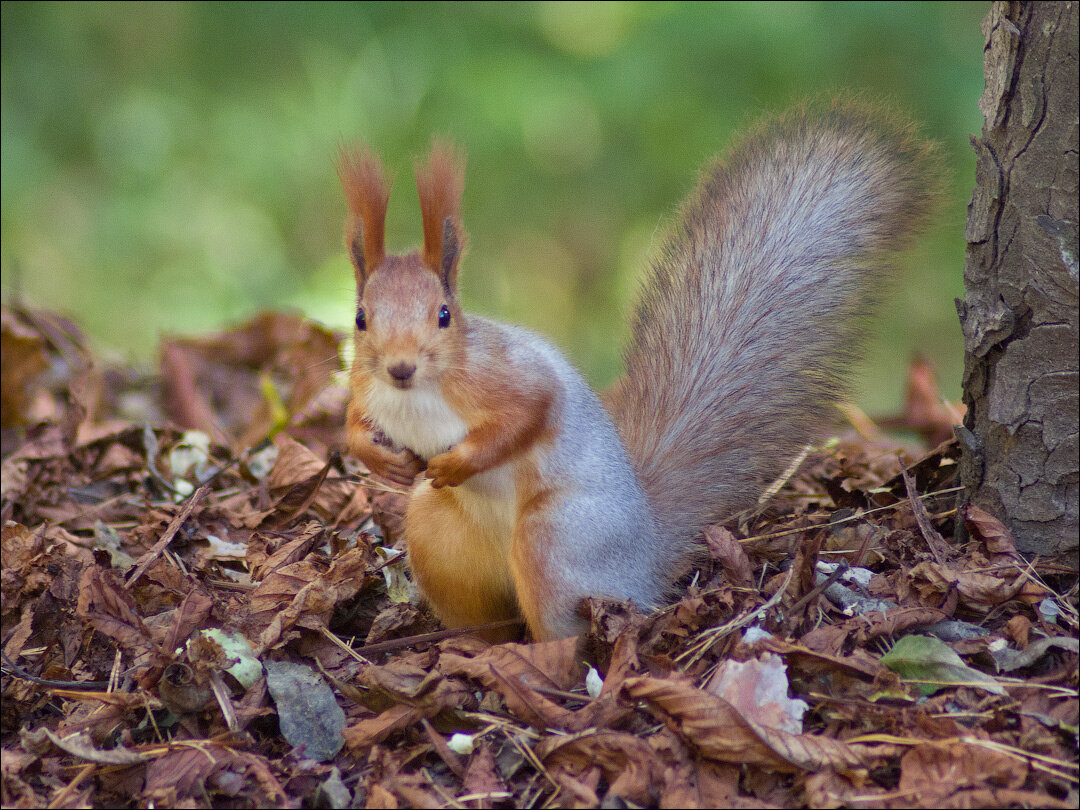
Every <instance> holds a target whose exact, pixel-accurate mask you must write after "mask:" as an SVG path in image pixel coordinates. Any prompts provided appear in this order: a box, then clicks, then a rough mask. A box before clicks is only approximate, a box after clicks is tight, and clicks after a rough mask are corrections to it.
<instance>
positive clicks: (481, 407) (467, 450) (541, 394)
mask: <svg viewBox="0 0 1080 810" xmlns="http://www.w3.org/2000/svg"><path fill="white" fill-rule="evenodd" d="M503 353H505V348H504V349H503ZM496 356H497V355H496ZM522 382H525V381H523V380H516V381H514V383H513V384H512V383H511V381H510V380H508V379H506V377H505V376H499V375H498V374H497V373H495V369H494V368H491V369H474V370H472V371H468V372H458V373H455V374H451V375H448V376H447V378H446V380H445V381H444V383H443V386H442V389H443V394H444V395H445V396H446V399H447V401H448V402H449V403H450V404H451V405H452V406H453V407H454V409H455V410H456V411H457V412H458V413H459V414H461V416H462V418H463V419H464V420H465V422H466V423H467V424H468V425H469V432H468V434H466V436H465V439H464V441H462V442H461V443H460V444H458V445H457V446H456V447H454V448H453V449H452V450H450V451H448V452H446V453H443V454H442V455H441V456H436V457H435V458H433V459H431V461H430V462H429V463H428V472H429V477H431V478H432V479H433V485H434V486H437V487H438V486H443V485H449V486H455V485H457V484H460V483H462V482H463V481H465V480H467V479H468V478H470V477H472V476H474V475H477V474H478V473H481V472H484V471H486V470H490V469H492V468H493V467H497V466H499V465H500V464H502V463H503V462H505V461H507V460H509V459H511V458H516V457H518V456H520V455H521V454H522V453H524V452H525V451H527V450H528V449H529V448H530V447H531V446H532V445H533V444H535V443H536V442H537V441H538V440H539V439H541V438H542V436H543V434H544V431H545V428H546V427H547V422H548V413H549V411H550V409H551V405H552V403H553V402H554V399H555V391H554V389H553V388H552V386H551V384H550V381H549V380H545V379H543V378H542V377H538V378H537V379H536V380H533V381H529V382H531V383H532V384H531V385H526V386H523V385H521V383H522ZM477 392H482V393H483V399H479V398H478V397H477V396H476V394H477Z"/></svg>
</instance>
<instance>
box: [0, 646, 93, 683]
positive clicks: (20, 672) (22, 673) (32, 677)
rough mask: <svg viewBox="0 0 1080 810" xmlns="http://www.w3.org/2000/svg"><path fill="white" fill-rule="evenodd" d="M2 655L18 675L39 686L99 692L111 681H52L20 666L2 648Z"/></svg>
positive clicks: (9, 667)
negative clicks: (32, 673)
mask: <svg viewBox="0 0 1080 810" xmlns="http://www.w3.org/2000/svg"><path fill="white" fill-rule="evenodd" d="M0 656H3V659H4V663H5V664H6V665H7V667H8V669H10V670H11V671H12V672H13V673H14V674H15V676H16V677H18V678H22V679H23V680H24V681H30V682H31V683H36V684H38V685H39V686H48V687H51V688H53V689H79V690H85V691H87V692H97V691H98V690H100V689H106V688H108V686H109V681H52V680H49V679H48V678H39V677H37V676H36V675H31V674H30V673H29V672H27V671H26V670H25V669H23V668H22V667H20V666H19V665H18V664H16V663H15V662H14V661H12V660H11V659H10V658H8V654H7V653H6V652H3V651H2V650H0Z"/></svg>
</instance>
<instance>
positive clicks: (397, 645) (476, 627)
mask: <svg viewBox="0 0 1080 810" xmlns="http://www.w3.org/2000/svg"><path fill="white" fill-rule="evenodd" d="M520 624H521V619H503V620H502V621H498V622H488V623H487V624H473V625H469V626H468V627H455V628H454V629H453V630H438V631H436V632H434V633H421V634H420V635H417V636H406V637H405V638H392V639H390V640H389V641H380V642H377V643H375V644H365V645H364V646H363V647H359V648H358V649H356V650H355V652H356V654H357V655H362V656H365V657H367V656H369V655H375V654H376V653H381V652H389V651H390V650H399V649H401V648H402V647H411V646H412V645H414V644H426V643H428V642H432V641H443V640H444V639H448V638H455V637H457V636H465V635H468V634H469V633H476V632H478V631H482V630H498V629H502V628H503V627H513V626H515V625H520Z"/></svg>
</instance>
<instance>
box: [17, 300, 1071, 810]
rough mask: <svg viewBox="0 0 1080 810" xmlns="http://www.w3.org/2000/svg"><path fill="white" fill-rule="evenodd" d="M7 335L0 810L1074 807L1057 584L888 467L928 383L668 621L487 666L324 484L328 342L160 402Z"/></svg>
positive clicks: (259, 343)
mask: <svg viewBox="0 0 1080 810" xmlns="http://www.w3.org/2000/svg"><path fill="white" fill-rule="evenodd" d="M2 337H3V364H2V367H3V391H4V398H3V425H2V431H3V432H2V438H3V455H2V473H3V485H2V507H0V509H2V516H3V528H2V538H0V542H2V551H3V572H2V576H3V580H2V582H3V588H2V611H0V613H2V616H0V618H2V635H3V637H2V649H3V654H4V656H3V682H2V686H3V711H2V724H0V747H2V753H3V759H2V762H3V766H2V773H0V776H2V781H0V801H2V803H3V805H4V806H5V807H7V806H12V807H44V806H49V807H144V806H182V807H323V806H327V807H385V808H392V807H440V808H442V807H477V808H481V807H601V806H603V807H713V806H731V807H766V806H782V807H840V806H851V807H973V806H981V807H991V806H993V807H1012V806H1042V807H1075V806H1076V804H1077V799H1078V793H1077V783H1078V769H1077V759H1078V758H1077V728H1078V716H1080V701H1078V693H1077V687H1078V653H1077V642H1076V632H1077V572H1076V571H1075V569H1070V568H1069V567H1068V566H1067V565H1065V566H1063V565H1060V564H1056V563H1055V562H1053V561H1040V560H1037V559H1036V560H1033V561H1027V560H1025V559H1023V558H1022V557H1020V556H1019V555H1018V554H1017V553H1016V549H1015V545H1014V544H1013V542H1012V538H1011V536H1010V535H1009V532H1008V531H1007V530H1006V529H1005V527H1004V526H1003V525H1002V524H1001V523H1000V522H999V521H997V520H995V519H994V518H993V517H991V516H990V515H988V514H987V513H985V512H983V511H982V510H980V509H978V508H977V507H975V506H972V505H964V506H961V508H960V511H959V512H957V509H956V506H957V504H958V503H961V501H960V499H959V498H958V492H959V490H958V486H957V482H956V477H955V473H956V466H957V465H956V461H957V457H958V451H957V448H956V445H955V444H954V443H951V442H948V441H945V442H944V443H941V444H937V445H936V446H933V447H929V448H923V449H919V447H918V446H913V445H911V444H910V443H909V444H907V445H905V444H904V443H903V442H902V441H898V440H890V439H888V438H886V437H884V436H883V434H881V433H880V431H879V430H878V427H877V426H880V425H883V426H887V427H890V428H904V429H907V430H908V431H909V433H912V434H917V435H919V436H922V437H923V439H924V440H927V441H933V442H937V441H938V440H940V439H942V438H943V437H946V436H947V435H948V425H949V420H950V419H952V418H954V416H955V414H954V411H952V410H950V409H949V408H948V407H946V406H943V405H942V403H940V402H938V401H937V400H936V399H934V398H935V397H936V396H937V395H936V393H935V392H936V383H935V382H934V380H933V377H932V373H930V372H928V371H927V368H926V365H925V363H922V361H918V362H917V363H916V364H914V365H913V369H912V378H911V380H909V384H908V391H907V402H906V404H905V413H904V414H901V415H900V416H897V417H886V418H881V419H876V420H869V419H868V418H866V417H865V416H862V415H858V414H854V415H852V414H849V416H851V421H852V423H853V424H854V425H856V427H857V428H858V430H859V432H860V433H861V434H862V435H861V436H860V435H856V434H854V433H852V434H851V435H845V436H843V437H842V438H841V439H840V440H837V441H834V442H831V443H829V444H827V445H825V446H823V447H819V448H816V449H814V450H812V451H811V452H809V453H808V455H807V458H806V460H805V461H804V462H803V463H802V464H801V466H799V467H798V468H797V469H796V468H793V469H792V470H790V474H789V475H788V476H786V479H785V480H784V481H782V482H781V484H782V485H780V484H778V486H777V487H776V488H775V492H771V493H770V497H769V499H768V500H767V502H766V503H764V504H763V506H762V508H760V509H758V510H757V511H755V512H753V513H748V514H744V515H741V516H738V517H737V518H736V519H733V520H732V521H729V522H728V523H727V524H725V525H724V526H713V527H709V528H708V529H707V530H706V532H705V534H704V542H703V543H702V554H701V555H700V559H699V560H698V564H697V566H696V567H695V569H694V570H693V571H692V572H691V573H689V574H687V575H686V576H685V577H684V578H683V579H682V580H680V583H679V585H678V587H677V589H676V591H675V593H676V595H677V596H678V599H677V601H675V602H673V603H672V604H670V605H669V606H667V607H666V608H664V609H662V610H659V611H657V612H655V613H653V614H651V615H642V614H641V613H640V612H638V611H637V610H636V609H635V608H634V607H633V606H632V605H627V604H618V603H610V602H604V601H601V600H587V601H586V602H585V603H584V604H583V605H582V607H581V610H582V611H583V612H582V615H584V616H587V617H588V618H589V622H590V630H589V632H588V634H587V635H585V636H584V637H582V638H580V639H568V640H563V641H556V642H547V643H541V644H531V643H527V641H528V640H527V639H524V638H523V639H521V640H520V641H519V642H517V643H506V644H500V645H490V644H488V643H486V642H484V641H481V640H479V639H478V638H477V637H476V636H474V635H471V634H470V633H468V632H462V631H446V630H443V629H442V628H440V626H439V625H438V623H437V622H436V621H435V620H434V619H433V618H432V616H431V615H430V614H429V613H428V612H427V611H426V609H425V608H424V607H423V606H422V604H420V602H419V599H418V596H417V593H416V589H415V587H413V585H412V583H411V580H410V579H409V575H408V568H407V563H406V562H405V558H404V555H403V554H402V553H401V551H402V548H403V544H402V537H401V521H402V514H403V510H404V504H405V494H404V493H403V492H401V491H400V488H396V487H391V486H386V485H384V484H383V483H381V482H379V481H377V480H375V479H373V478H371V477H370V476H369V475H368V474H367V472H366V470H364V469H363V468H362V467H361V466H360V465H359V464H358V463H357V462H356V461H355V460H353V459H351V458H349V457H348V456H347V454H345V453H344V452H343V448H344V431H343V425H344V408H345V405H346V403H347V399H348V393H347V391H346V390H345V389H344V388H343V387H342V385H341V376H340V375H337V374H335V371H336V369H337V367H338V362H339V361H338V358H337V346H338V343H339V341H340V336H337V335H334V334H333V333H331V332H329V331H328V330H326V329H324V328H322V327H319V326H316V325H314V324H311V323H310V322H307V321H304V320H302V319H301V318H299V317H297V316H294V315H288V314H282V313H263V314H261V315H259V316H257V317H256V318H254V319H252V320H251V321H249V322H248V323H247V324H244V325H242V326H240V327H239V328H237V329H235V330H232V331H227V332H223V333H221V334H218V335H213V336H208V337H204V338H184V339H175V338H174V339H168V340H166V341H165V342H164V344H163V347H162V353H161V366H160V369H159V371H158V373H156V374H149V373H145V372H139V371H137V370H134V369H130V368H122V367H110V366H108V365H107V364H104V363H102V362H101V361H100V360H99V359H97V358H96V357H94V355H93V353H92V352H91V351H90V350H89V349H88V348H87V346H86V341H85V339H83V338H82V336H81V334H80V333H79V331H78V329H77V327H75V326H74V325H73V324H70V323H69V322H67V321H65V320H63V319H62V318H59V317H57V316H55V315H53V314H51V313H45V312H35V311H30V310H26V309H20V308H9V307H5V308H4V310H3V319H2ZM958 524H959V525H960V526H961V527H962V531H961V535H962V536H963V537H964V538H965V539H964V541H963V542H957V541H955V540H953V539H951V538H953V537H954V536H955V535H956V533H957V532H956V530H957V528H958Z"/></svg>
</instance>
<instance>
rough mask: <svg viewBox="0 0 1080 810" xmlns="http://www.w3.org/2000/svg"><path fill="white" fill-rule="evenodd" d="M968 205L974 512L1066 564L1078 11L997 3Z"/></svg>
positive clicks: (1071, 518)
mask: <svg viewBox="0 0 1080 810" xmlns="http://www.w3.org/2000/svg"><path fill="white" fill-rule="evenodd" d="M983 33H984V34H985V35H986V43H987V44H986V51H985V57H984V62H983V70H984V74H985V78H986V88H985V90H984V91H983V96H982V99H980V101H979V108H980V109H981V110H982V112H983V115H984V124H983V135H982V138H972V144H973V146H974V147H975V152H976V155H977V157H978V164H977V169H976V182H977V185H976V188H975V191H974V192H973V194H972V198H971V203H970V205H969V206H968V220H967V228H966V230H965V234H964V235H965V238H966V239H967V242H968V248H967V260H966V262H965V265H964V284H965V288H966V292H965V296H964V300H963V301H959V300H957V309H958V311H959V313H960V321H961V324H962V327H963V331H964V349H965V358H964V402H965V404H966V405H967V408H968V412H967V416H966V418H965V420H964V428H961V429H959V430H958V434H959V435H960V439H961V444H962V445H964V452H963V457H962V460H961V467H960V471H961V477H962V480H963V482H964V485H965V487H966V492H965V496H966V498H967V499H968V500H969V501H970V502H973V503H974V504H976V505H977V506H980V507H981V508H983V509H985V510H986V511H988V512H990V513H991V514H993V515H995V516H996V517H998V518H999V519H1000V520H1002V521H1003V522H1004V523H1005V525H1006V526H1007V527H1008V528H1009V529H1010V531H1011V532H1012V533H1013V536H1014V538H1015V539H1016V545H1017V548H1018V549H1019V550H1020V551H1023V552H1025V553H1029V554H1032V553H1034V554H1042V555H1049V556H1053V557H1064V558H1065V559H1068V560H1070V561H1072V563H1073V564H1074V565H1075V561H1076V559H1077V545H1078V540H1077V535H1078V523H1077V512H1078V503H1077V502H1078V490H1077V486H1078V478H1080V475H1078V467H1080V461H1078V428H1077V422H1078V416H1077V414H1078V384H1080V363H1078V358H1077V351H1078V348H1077V347H1078V316H1077V301H1078V292H1077V279H1078V274H1077V220H1078V214H1077V208H1078V203H1077V132H1078V126H1080V125H1078V114H1077V101H1078V99H1077V84H1078V80H1077V67H1078V66H1077V51H1078V44H1077V3H1075V2H1063V3H1034V2H1033V3H1017V2H995V3H994V4H993V6H992V7H991V9H990V13H989V14H988V15H987V17H986V19H985V20H984V21H983Z"/></svg>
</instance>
